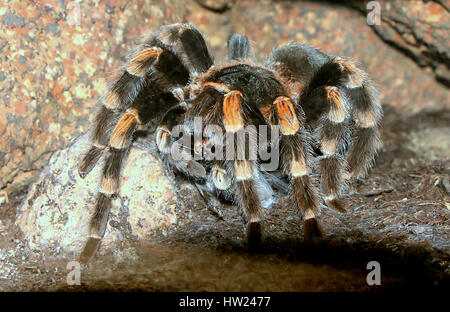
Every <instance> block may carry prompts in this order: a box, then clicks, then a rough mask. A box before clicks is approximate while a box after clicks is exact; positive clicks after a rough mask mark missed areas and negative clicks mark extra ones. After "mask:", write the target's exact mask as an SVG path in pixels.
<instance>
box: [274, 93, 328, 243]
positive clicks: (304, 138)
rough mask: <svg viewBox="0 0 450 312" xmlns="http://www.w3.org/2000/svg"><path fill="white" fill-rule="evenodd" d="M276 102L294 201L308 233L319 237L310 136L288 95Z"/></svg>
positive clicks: (285, 168)
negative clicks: (311, 176)
mask: <svg viewBox="0 0 450 312" xmlns="http://www.w3.org/2000/svg"><path fill="white" fill-rule="evenodd" d="M274 105H275V108H276V109H275V115H276V120H278V122H279V124H280V128H281V133H282V137H281V146H280V148H281V151H282V153H281V161H282V162H283V169H284V172H285V173H286V174H287V175H288V176H289V178H290V187H291V190H292V197H293V201H294V204H295V206H296V207H297V209H298V210H299V211H300V212H301V214H302V216H303V219H304V228H303V229H304V233H305V237H306V238H312V237H320V236H322V230H321V228H320V225H319V223H318V221H317V218H316V217H317V215H318V214H319V201H318V195H317V191H316V189H315V187H314V185H313V184H312V183H311V179H310V177H309V175H310V174H311V170H310V168H309V157H310V153H311V152H310V144H311V143H310V139H309V137H308V135H307V132H306V131H305V129H304V128H303V127H301V122H300V121H299V120H298V117H297V116H298V115H297V111H296V110H295V107H294V105H293V103H292V101H291V100H290V99H289V98H288V97H284V96H280V97H278V98H277V99H275V101H274ZM298 109H301V108H298Z"/></svg>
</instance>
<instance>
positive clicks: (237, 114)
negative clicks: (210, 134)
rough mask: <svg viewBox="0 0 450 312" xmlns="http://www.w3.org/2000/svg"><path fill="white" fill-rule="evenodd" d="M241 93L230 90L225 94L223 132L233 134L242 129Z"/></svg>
mask: <svg viewBox="0 0 450 312" xmlns="http://www.w3.org/2000/svg"><path fill="white" fill-rule="evenodd" d="M242 98H243V96H242V93H241V92H240V91H236V90H232V91H230V92H228V93H227V94H225V97H224V99H223V115H224V121H223V123H224V127H225V131H227V132H231V133H235V132H237V131H239V130H240V129H242V128H243V127H244V120H243V118H242V112H241V110H242V108H241V102H242Z"/></svg>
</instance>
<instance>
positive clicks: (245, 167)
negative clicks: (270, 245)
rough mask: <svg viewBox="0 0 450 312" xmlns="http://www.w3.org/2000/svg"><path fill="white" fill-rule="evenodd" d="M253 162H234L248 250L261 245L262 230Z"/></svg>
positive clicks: (259, 201) (259, 202)
mask: <svg viewBox="0 0 450 312" xmlns="http://www.w3.org/2000/svg"><path fill="white" fill-rule="evenodd" d="M255 165H256V164H255V163H254V162H253V161H249V160H241V161H238V160H236V161H235V162H234V170H235V176H236V180H237V190H238V194H237V195H238V196H237V198H238V201H239V204H240V207H241V208H242V209H243V211H244V212H245V214H246V216H247V244H248V248H249V249H250V250H255V249H258V248H259V247H260V245H261V241H262V234H263V228H262V224H261V221H262V220H261V217H262V216H261V215H262V211H261V200H260V198H259V195H258V192H257V190H256V183H255V181H254V175H255V168H254V166H255Z"/></svg>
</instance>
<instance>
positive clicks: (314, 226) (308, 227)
mask: <svg viewBox="0 0 450 312" xmlns="http://www.w3.org/2000/svg"><path fill="white" fill-rule="evenodd" d="M303 232H304V235H305V239H306V240H311V239H315V238H321V237H322V236H323V231H322V229H321V226H320V225H319V222H317V219H316V218H311V219H306V220H305V221H304V222H303Z"/></svg>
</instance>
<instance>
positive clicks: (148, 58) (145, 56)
mask: <svg viewBox="0 0 450 312" xmlns="http://www.w3.org/2000/svg"><path fill="white" fill-rule="evenodd" d="M162 52H163V49H161V48H160V47H150V48H145V49H144V50H142V51H139V52H138V53H136V55H135V56H134V57H133V58H132V59H131V60H129V61H128V64H127V65H126V69H127V72H129V73H130V74H132V75H135V76H138V77H144V75H145V74H146V73H147V70H148V69H149V67H150V66H151V65H153V64H154V63H155V62H157V61H158V59H159V56H160V55H161V53H162Z"/></svg>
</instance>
